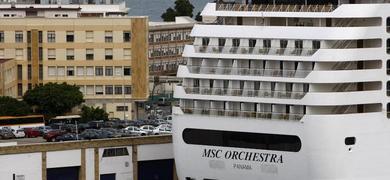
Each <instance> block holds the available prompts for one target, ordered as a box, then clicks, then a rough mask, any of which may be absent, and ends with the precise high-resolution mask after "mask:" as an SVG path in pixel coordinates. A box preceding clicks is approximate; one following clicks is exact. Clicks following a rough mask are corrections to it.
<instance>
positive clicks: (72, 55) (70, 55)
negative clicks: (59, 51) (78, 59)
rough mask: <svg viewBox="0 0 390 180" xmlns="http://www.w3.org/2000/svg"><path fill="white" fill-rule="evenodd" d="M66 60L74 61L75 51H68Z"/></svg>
mask: <svg viewBox="0 0 390 180" xmlns="http://www.w3.org/2000/svg"><path fill="white" fill-rule="evenodd" d="M66 60H74V49H66Z"/></svg>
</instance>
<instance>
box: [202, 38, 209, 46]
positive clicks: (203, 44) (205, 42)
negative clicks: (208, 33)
mask: <svg viewBox="0 0 390 180" xmlns="http://www.w3.org/2000/svg"><path fill="white" fill-rule="evenodd" d="M209 43H210V38H202V46H207V45H209Z"/></svg>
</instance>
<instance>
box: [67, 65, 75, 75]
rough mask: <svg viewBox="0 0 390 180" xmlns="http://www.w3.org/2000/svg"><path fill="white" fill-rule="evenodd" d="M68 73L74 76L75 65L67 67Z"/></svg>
mask: <svg viewBox="0 0 390 180" xmlns="http://www.w3.org/2000/svg"><path fill="white" fill-rule="evenodd" d="M66 75H67V76H74V67H73V66H68V67H67V68H66Z"/></svg>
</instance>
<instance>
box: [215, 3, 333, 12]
mask: <svg viewBox="0 0 390 180" xmlns="http://www.w3.org/2000/svg"><path fill="white" fill-rule="evenodd" d="M216 8H217V9H216V10H217V11H262V12H267V11H269V12H332V11H334V10H335V9H336V8H337V6H336V5H318V4H317V5H298V4H295V5H289V4H286V5H273V4H223V3H217V6H216Z"/></svg>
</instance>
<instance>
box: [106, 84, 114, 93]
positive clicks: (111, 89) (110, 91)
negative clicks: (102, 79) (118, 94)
mask: <svg viewBox="0 0 390 180" xmlns="http://www.w3.org/2000/svg"><path fill="white" fill-rule="evenodd" d="M105 90H106V94H107V95H111V94H113V93H114V92H113V90H114V89H113V87H112V86H109V85H107V86H105Z"/></svg>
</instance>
